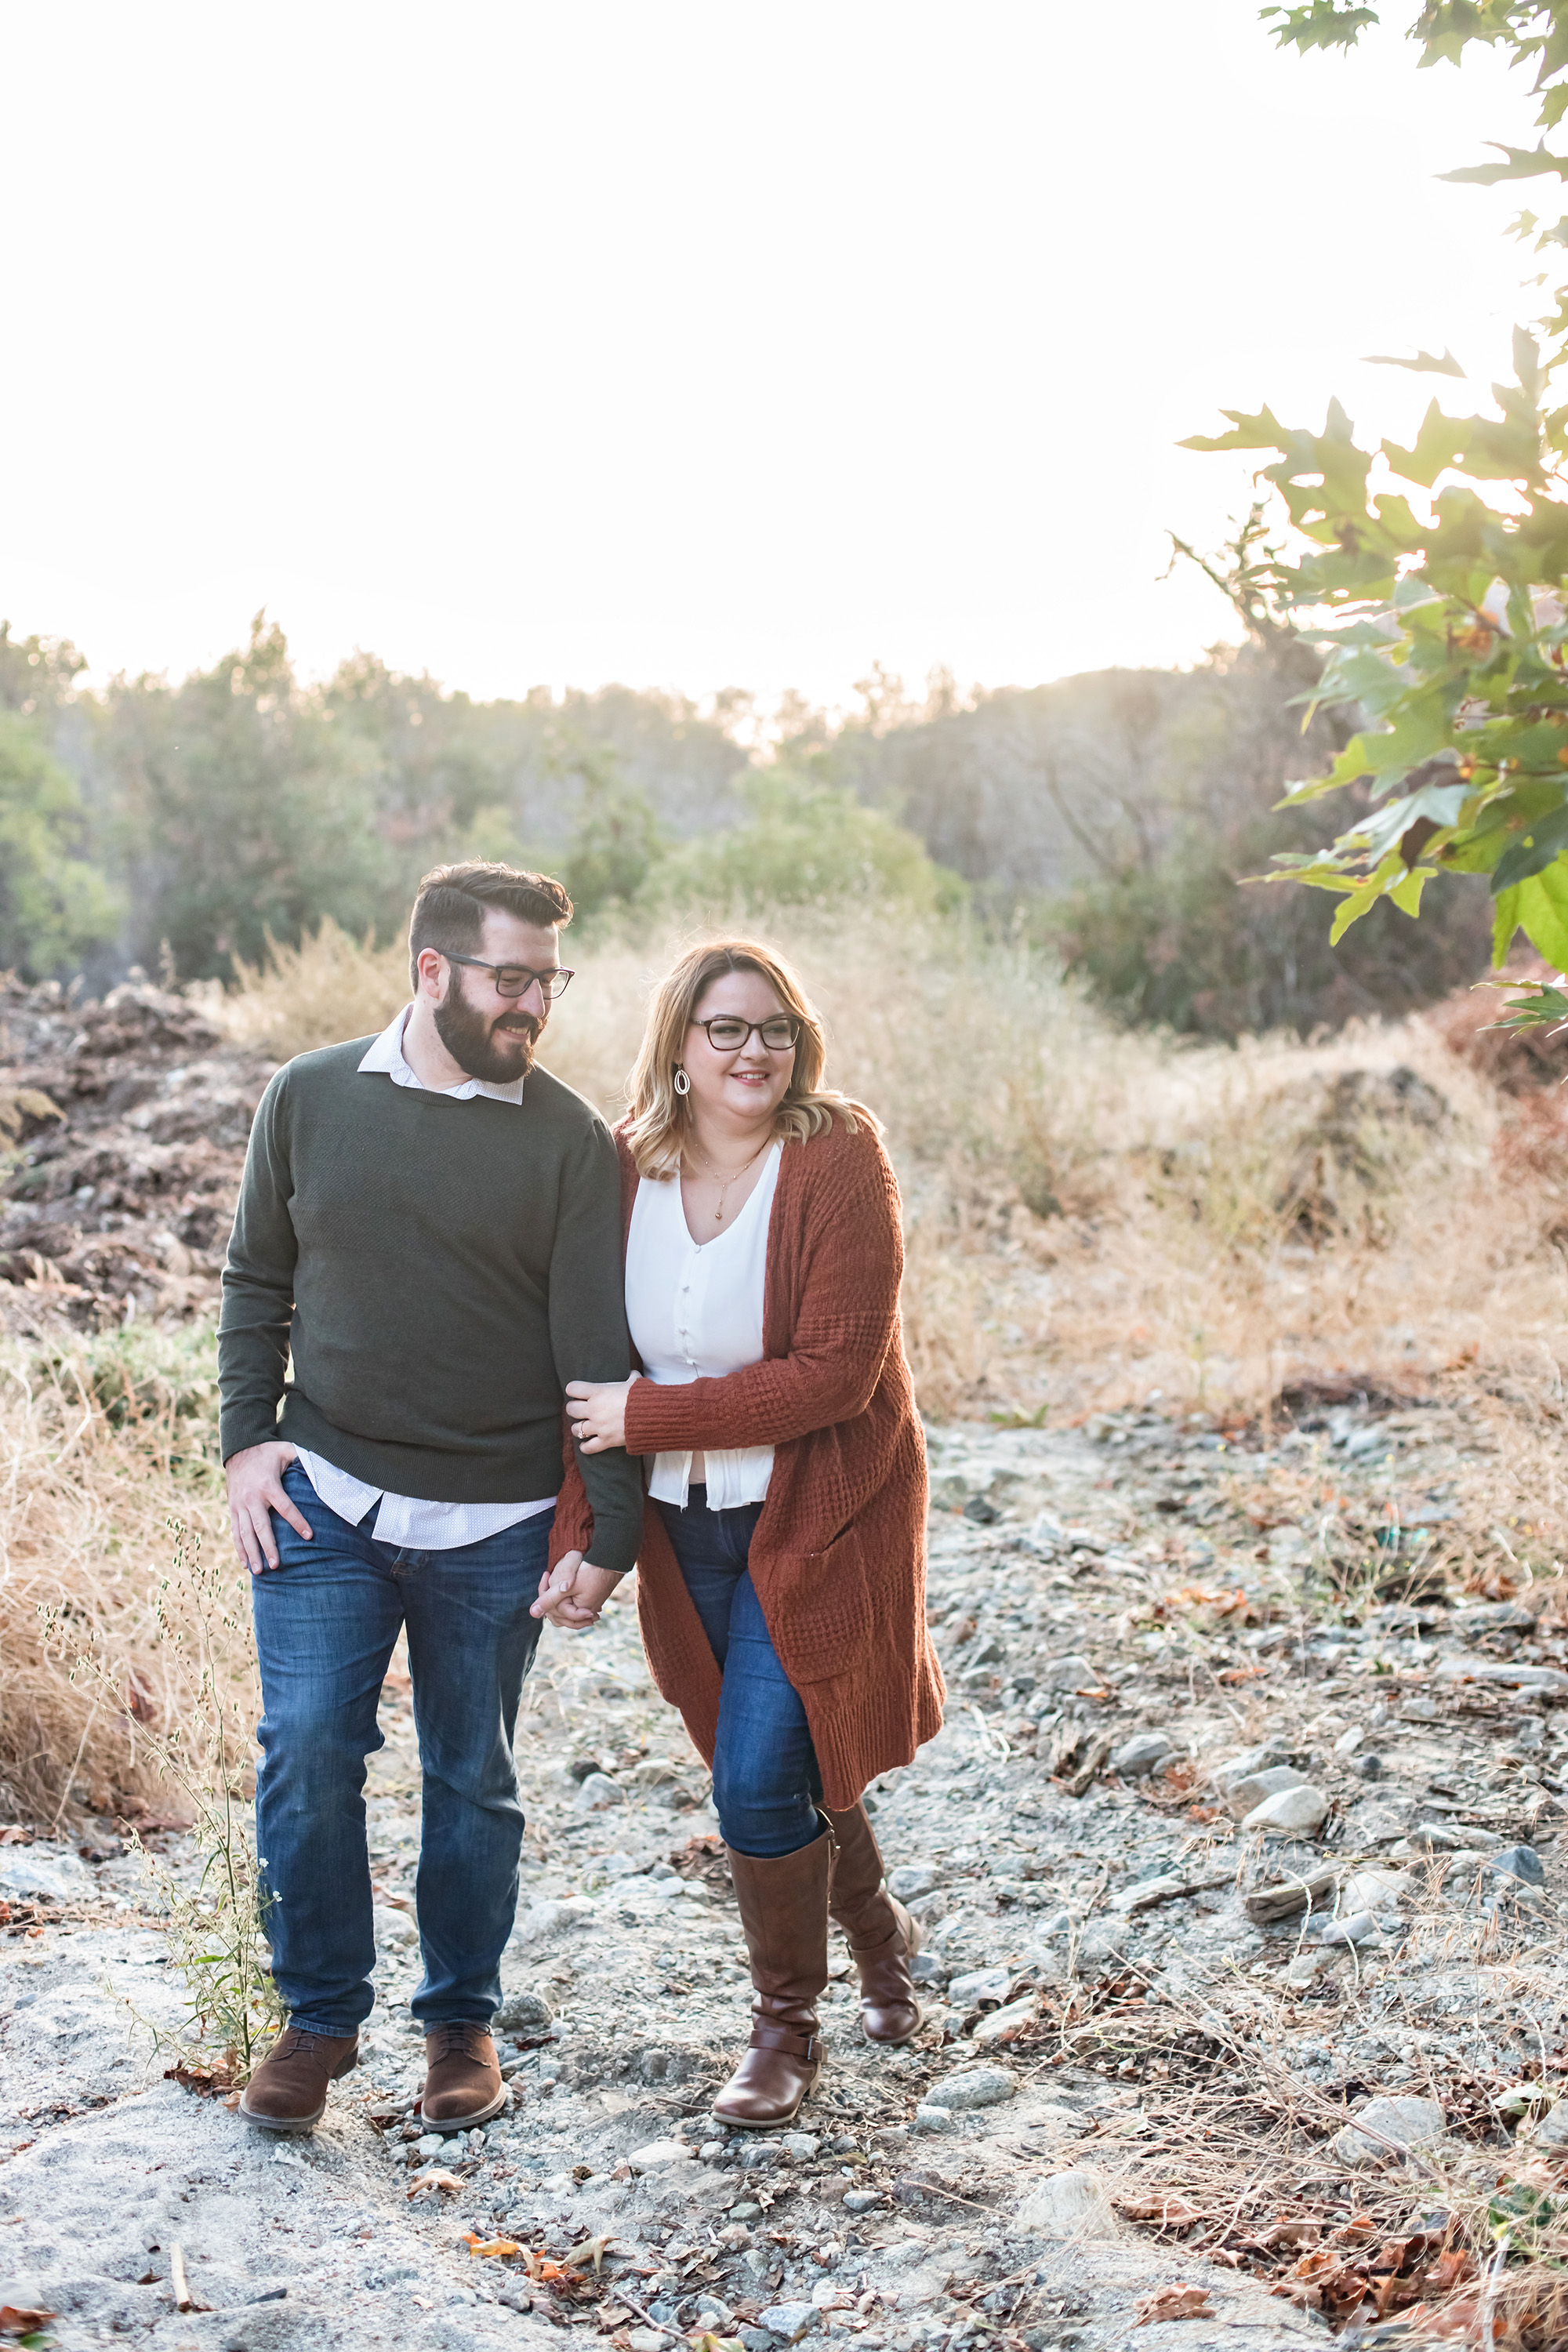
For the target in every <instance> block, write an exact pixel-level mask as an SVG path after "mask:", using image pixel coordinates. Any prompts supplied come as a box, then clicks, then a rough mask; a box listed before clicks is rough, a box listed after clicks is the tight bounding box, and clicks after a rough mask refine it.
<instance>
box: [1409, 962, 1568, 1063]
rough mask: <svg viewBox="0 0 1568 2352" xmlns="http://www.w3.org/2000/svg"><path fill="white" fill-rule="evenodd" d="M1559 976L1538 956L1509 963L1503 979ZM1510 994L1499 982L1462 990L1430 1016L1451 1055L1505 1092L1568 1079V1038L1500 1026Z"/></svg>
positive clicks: (1520, 979)
mask: <svg viewBox="0 0 1568 2352" xmlns="http://www.w3.org/2000/svg"><path fill="white" fill-rule="evenodd" d="M1556 978H1557V974H1556V973H1555V971H1553V970H1552V966H1551V965H1550V964H1549V963H1543V962H1542V960H1541V958H1540V957H1539V956H1531V957H1530V958H1529V959H1528V961H1524V962H1521V963H1517V964H1510V965H1509V967H1508V969H1507V971H1505V972H1502V973H1500V974H1497V975H1495V979H1496V981H1497V982H1498V983H1500V984H1504V985H1506V983H1507V982H1527V981H1551V980H1555V979H1556ZM1507 1002H1508V1000H1507V997H1506V995H1504V994H1500V993H1499V989H1498V986H1497V985H1493V986H1485V987H1479V988H1458V989H1456V990H1455V991H1454V993H1453V994H1452V996H1448V997H1445V999H1444V1000H1443V1003H1441V1004H1439V1005H1436V1007H1435V1008H1434V1009H1433V1011H1432V1012H1431V1013H1428V1014H1427V1016H1426V1018H1427V1020H1428V1021H1429V1022H1430V1024H1431V1025H1432V1027H1433V1028H1434V1029H1436V1032H1437V1034H1438V1035H1439V1036H1440V1037H1441V1038H1442V1040H1443V1043H1444V1044H1445V1045H1447V1048H1448V1050H1449V1052H1450V1053H1452V1054H1457V1055H1458V1056H1459V1059H1460V1060H1461V1061H1462V1062H1468V1064H1469V1066H1470V1067H1471V1069H1473V1070H1479V1072H1480V1074H1481V1076H1483V1077H1486V1078H1489V1079H1490V1080H1491V1082H1492V1084H1493V1086H1494V1087H1498V1089H1499V1090H1500V1092H1501V1093H1503V1094H1505V1095H1532V1094H1536V1093H1538V1092H1539V1091H1540V1090H1541V1088H1542V1087H1554V1086H1557V1085H1559V1084H1560V1083H1561V1081H1562V1080H1563V1078H1568V1037H1554V1036H1553V1035H1552V1034H1551V1032H1550V1031H1549V1030H1545V1029H1523V1030H1511V1029H1498V1028H1494V1027H1493V1025H1492V1024H1493V1023H1494V1022H1497V1021H1500V1019H1501V1018H1502V1013H1503V1007H1504V1005H1505V1004H1506V1003H1507Z"/></svg>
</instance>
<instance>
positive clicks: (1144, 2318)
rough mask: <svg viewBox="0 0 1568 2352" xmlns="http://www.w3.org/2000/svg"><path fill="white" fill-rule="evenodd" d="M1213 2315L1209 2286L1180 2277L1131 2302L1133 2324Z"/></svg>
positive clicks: (1147, 2325)
mask: <svg viewBox="0 0 1568 2352" xmlns="http://www.w3.org/2000/svg"><path fill="white" fill-rule="evenodd" d="M1213 2317H1214V2305H1213V2304H1211V2303H1210V2301H1209V2291H1208V2289H1207V2287H1206V2286H1184V2284H1182V2282H1181V2280H1180V2279H1177V2280H1176V2281H1175V2282H1174V2284H1172V2285H1170V2286H1161V2287H1156V2288H1155V2290H1154V2292H1153V2294H1141V2295H1140V2296H1139V2298H1138V2300H1137V2302H1136V2303H1135V2304H1134V2305H1133V2306H1132V2325H1133V2326H1134V2327H1149V2326H1152V2325H1153V2324H1154V2323H1155V2322H1156V2321H1157V2320H1162V2319H1212V2318H1213Z"/></svg>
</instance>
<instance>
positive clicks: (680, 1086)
mask: <svg viewBox="0 0 1568 2352" xmlns="http://www.w3.org/2000/svg"><path fill="white" fill-rule="evenodd" d="M670 1085H671V1086H672V1087H674V1088H675V1091H676V1093H677V1094H678V1095H689V1093H690V1092H691V1079H690V1077H689V1074H688V1073H687V1072H686V1071H685V1070H683V1069H682V1068H681V1066H680V1065H679V1062H678V1063H677V1064H676V1066H675V1076H674V1077H673V1078H671V1080H670Z"/></svg>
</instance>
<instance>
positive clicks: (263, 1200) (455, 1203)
mask: <svg viewBox="0 0 1568 2352" xmlns="http://www.w3.org/2000/svg"><path fill="white" fill-rule="evenodd" d="M370 1043H371V1040H369V1039H368V1038H363V1037H362V1038H359V1039H358V1040H356V1041H355V1042H354V1043H353V1044H352V1045H329V1046H327V1047H326V1048H325V1049H324V1050H323V1051H321V1053H316V1054H302V1055H300V1058H299V1060H298V1061H294V1062H289V1063H288V1064H287V1065H286V1066H285V1067H284V1068H282V1069H281V1070H279V1072H278V1074H277V1076H275V1077H274V1078H273V1080H272V1083H271V1084H270V1086H269V1087H268V1089H267V1092H266V1094H265V1095H264V1096H263V1097H262V1099H261V1107H260V1108H259V1109H258V1112H257V1114H256V1124H255V1126H254V1128H253V1129H252V1130H251V1137H250V1150H249V1151H248V1153H247V1157H246V1162H245V1181H244V1183H243V1184H242V1186H241V1188H240V1195H239V1208H238V1212H237V1215H236V1217H235V1221H234V1234H233V1238H232V1239H231V1241H230V1243H229V1249H228V1263H227V1265H226V1266H225V1268H224V1276H223V1313H222V1317H221V1318H220V1320H219V1324H218V1372H219V1382H220V1387H221V1391H222V1399H223V1418H222V1446H223V1454H224V1459H225V1460H227V1459H228V1457H229V1455H230V1454H237V1453H238V1452H240V1450H241V1449H242V1448H243V1447H245V1446H247V1445H261V1444H266V1443H268V1441H269V1440H271V1439H273V1438H283V1439H286V1440H288V1441H289V1443H290V1444H296V1445H302V1446H304V1447H305V1448H307V1450H308V1451H310V1452H312V1453H318V1454H321V1455H322V1456H323V1458H324V1459H325V1460H327V1461H329V1462H331V1463H332V1464H333V1465H335V1467H337V1468H338V1469H340V1470H346V1471H347V1472H348V1473H349V1474H350V1475H351V1476H353V1477H355V1478H363V1480H364V1481H365V1483H366V1484H367V1485H368V1486H378V1487H381V1488H383V1489H384V1491H385V1492H386V1493H388V1494H393V1495H415V1496H420V1497H422V1498H424V1499H425V1500H427V1501H429V1502H435V1503H521V1502H531V1501H532V1500H534V1499H535V1498H536V1497H538V1496H542V1495H553V1494H554V1493H555V1491H556V1489H557V1488H558V1487H559V1486H560V1484H561V1471H562V1435H563V1419H562V1414H563V1404H564V1396H563V1390H564V1386H565V1383H566V1381H569V1380H584V1381H624V1380H625V1379H626V1375H627V1373H628V1371H629V1370H630V1369H631V1356H630V1348H629V1343H628V1341H627V1338H626V1305H625V1298H624V1292H623V1284H622V1276H621V1208H620V1173H619V1169H618V1166H617V1162H616V1147H615V1144H614V1142H613V1140H612V1139H611V1137H610V1133H609V1130H608V1129H607V1128H606V1127H605V1122H604V1120H603V1119H602V1118H600V1117H599V1115H598V1113H597V1112H596V1111H595V1109H594V1108H592V1106H591V1105H590V1104H588V1103H585V1102H584V1100H583V1098H582V1097H581V1096H580V1095H575V1094H574V1093H573V1091H572V1089H571V1087H563V1085H562V1084H561V1082H560V1080H559V1079H558V1078H552V1076H550V1073H549V1072H548V1071H547V1070H542V1069H537V1068H536V1069H534V1070H531V1072H530V1073H529V1076H528V1081H527V1084H526V1086H525V1087H524V1088H523V1099H522V1101H521V1104H516V1103H510V1102H498V1101H494V1100H492V1099H491V1098H489V1097H487V1096H484V1095H475V1096H473V1097H470V1098H469V1099H468V1100H467V1101H454V1100H451V1099H449V1098H448V1097H444V1096H441V1095H437V1094H433V1093H426V1092H424V1091H422V1090H420V1089H417V1088H415V1087H402V1086H398V1085H396V1084H395V1083H394V1081H393V1080H392V1079H391V1078H390V1077H389V1076H386V1074H385V1073H384V1071H376V1070H361V1068H360V1067H359V1064H360V1062H361V1061H362V1060H363V1056H364V1053H365V1048H366V1046H367V1045H369V1044H370ZM290 1355H291V1356H292V1359H293V1362H292V1378H289V1370H290V1366H289V1358H290ZM279 1398H281V1399H282V1403H283V1410H282V1412H281V1414H279V1410H278V1405H279ZM582 1470H583V1477H584V1483H585V1485H586V1486H587V1489H588V1495H589V1498H590V1500H591V1502H592V1504H593V1507H594V1528H595V1534H594V1550H593V1559H594V1562H595V1566H596V1567H599V1568H605V1569H613V1570H625V1569H629V1568H630V1567H631V1565H632V1563H633V1561H634V1559H636V1557H637V1539H638V1537H639V1534H640V1532H641V1528H642V1504H643V1496H642V1480H641V1477H640V1475H639V1474H638V1465H637V1464H635V1463H633V1462H631V1461H630V1460H628V1458H627V1456H626V1454H623V1453H619V1452H616V1453H611V1454H587V1455H584V1456H583V1457H582Z"/></svg>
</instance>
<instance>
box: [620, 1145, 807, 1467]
mask: <svg viewBox="0 0 1568 2352" xmlns="http://www.w3.org/2000/svg"><path fill="white" fill-rule="evenodd" d="M779 1150H780V1147H779V1145H778V1144H776V1143H775V1144H774V1145H773V1150H771V1151H770V1152H769V1153H768V1156H767V1159H766V1160H765V1162H764V1163H763V1172H762V1175H761V1176H760V1178H759V1179H758V1181H757V1182H756V1184H755V1186H754V1187H753V1189H752V1192H751V1194H750V1196H749V1198H748V1199H747V1200H746V1201H745V1202H744V1203H743V1204H742V1208H741V1211H740V1213H739V1214H738V1215H737V1217H736V1219H735V1222H734V1223H733V1224H732V1225H731V1226H729V1227H727V1228H726V1230H725V1231H724V1232H723V1233H721V1234H716V1235H715V1237H714V1239H713V1240H712V1241H710V1242H703V1243H702V1244H698V1243H696V1242H694V1241H693V1240H692V1238H691V1235H690V1234H689V1232H688V1230H687V1224H686V1212H685V1210H684V1209H683V1208H682V1207H681V1204H680V1179H679V1177H678V1176H675V1177H668V1178H667V1179H666V1180H665V1181H664V1182H663V1183H658V1182H656V1181H652V1180H651V1179H649V1178H648V1177H646V1176H645V1177H644V1178H643V1180H642V1181H641V1183H639V1184H638V1186H637V1199H636V1200H635V1201H634V1202H633V1203H632V1224H631V1232H630V1234H628V1235H627V1238H626V1321H627V1323H628V1324H629V1326H630V1327H631V1335H632V1344H633V1346H634V1347H635V1348H636V1349H637V1354H638V1355H639V1356H640V1357H641V1358H642V1361H643V1369H644V1371H645V1372H646V1374H647V1378H648V1379H649V1380H650V1381H658V1383H659V1385H660V1386H661V1387H668V1388H683V1387H685V1386H686V1385H688V1383H689V1382H690V1381H699V1380H722V1379H723V1378H724V1376H725V1374H726V1373H727V1372H739V1371H742V1370H744V1369H745V1367H746V1366H747V1365H748V1364H758V1363H761V1361H762V1359H763V1281H764V1278H765V1276H766V1274H767V1263H768V1221H769V1218H770V1217H771V1215H772V1213H773V1191H774V1188H775V1186H776V1185H777V1183H778V1179H779ZM704 1466H705V1473H706V1477H707V1484H708V1507H709V1509H710V1510H711V1511H732V1510H734V1509H735V1508H736V1507H738V1506H739V1505H740V1504H742V1503H760V1502H761V1501H762V1500H763V1496H765V1495H766V1493H767V1491H768V1479H769V1476H770V1475H771V1474H772V1471H773V1447H772V1446H771V1445H746V1446H739V1447H733V1448H731V1449H729V1450H727V1451H726V1450H720V1449H717V1448H715V1449H712V1450H710V1451H708V1452H707V1453H706V1455H705V1465H704ZM690 1481H691V1456H690V1454H656V1455H655V1457H654V1465H653V1473H652V1475H651V1476H650V1478H649V1479H648V1484H647V1490H648V1493H649V1494H650V1495H651V1496H653V1497H654V1498H655V1500H656V1501H658V1502H661V1503H678V1504H679V1506H680V1507H681V1509H682V1510H684V1509H685V1507H686V1499H687V1492H688V1488H689V1485H690Z"/></svg>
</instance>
